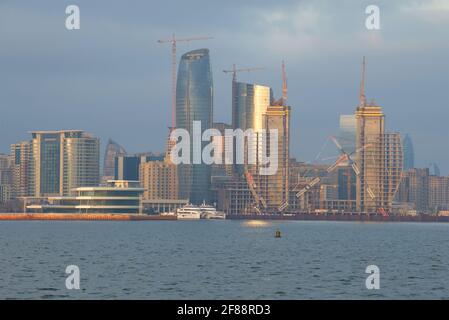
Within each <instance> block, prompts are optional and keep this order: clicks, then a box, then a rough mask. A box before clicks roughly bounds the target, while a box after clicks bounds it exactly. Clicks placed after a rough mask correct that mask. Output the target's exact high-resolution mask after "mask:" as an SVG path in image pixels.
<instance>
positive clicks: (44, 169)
mask: <svg viewBox="0 0 449 320" xmlns="http://www.w3.org/2000/svg"><path fill="white" fill-rule="evenodd" d="M31 135H32V142H31V143H32V148H33V151H32V158H33V159H32V162H33V167H34V196H35V197H47V196H56V195H61V196H65V195H71V193H72V190H73V189H75V188H77V187H89V186H98V184H99V180H100V168H99V161H100V156H99V152H100V140H99V139H98V138H95V137H93V136H91V135H90V134H87V133H85V132H83V131H81V130H61V131H33V132H31Z"/></svg>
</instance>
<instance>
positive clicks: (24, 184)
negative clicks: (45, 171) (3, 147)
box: [11, 141, 35, 199]
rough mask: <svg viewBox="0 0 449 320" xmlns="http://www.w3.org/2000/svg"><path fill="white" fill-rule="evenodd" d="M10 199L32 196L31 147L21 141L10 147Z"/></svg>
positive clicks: (29, 143) (28, 143) (32, 162)
mask: <svg viewBox="0 0 449 320" xmlns="http://www.w3.org/2000/svg"><path fill="white" fill-rule="evenodd" d="M11 178H12V188H11V197H12V198H14V199H15V198H19V197H29V196H34V179H35V178H34V161H33V145H32V143H31V142H30V141H22V142H19V143H15V144H12V145H11Z"/></svg>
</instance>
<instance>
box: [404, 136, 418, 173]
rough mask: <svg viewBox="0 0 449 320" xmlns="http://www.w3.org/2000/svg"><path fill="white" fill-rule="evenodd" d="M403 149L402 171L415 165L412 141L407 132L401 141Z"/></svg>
mask: <svg viewBox="0 0 449 320" xmlns="http://www.w3.org/2000/svg"><path fill="white" fill-rule="evenodd" d="M402 148H403V150H404V171H407V170H409V169H412V168H414V167H415V152H414V150H413V141H412V138H410V136H409V135H408V134H406V135H405V137H404V142H403V147H402Z"/></svg>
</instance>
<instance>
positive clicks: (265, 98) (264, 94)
mask: <svg viewBox="0 0 449 320" xmlns="http://www.w3.org/2000/svg"><path fill="white" fill-rule="evenodd" d="M232 100H233V101H232V127H233V128H234V129H242V130H243V131H245V130H247V129H252V130H254V133H256V134H257V133H260V132H261V131H262V129H264V115H265V113H266V112H267V109H268V107H269V106H270V104H271V102H272V100H273V93H272V90H271V88H270V87H267V86H262V85H257V84H250V83H243V82H235V83H234V84H233V97H232ZM254 139H257V138H254ZM252 145H253V146H256V145H258V144H257V141H253V143H252ZM235 146H236V143H234V148H235ZM248 146H249V143H248ZM259 151H260V150H259ZM247 152H252V153H254V152H256V150H247ZM235 155H236V150H234V157H235ZM247 157H248V156H247V154H245V158H247ZM234 163H236V161H234ZM253 167H254V168H253ZM255 167H256V166H249V167H248V169H249V170H250V171H254V172H251V173H256V168H255ZM235 170H236V172H237V174H238V175H243V173H244V166H243V165H241V164H236V165H235Z"/></svg>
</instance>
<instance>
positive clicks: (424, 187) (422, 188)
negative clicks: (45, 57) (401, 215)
mask: <svg viewBox="0 0 449 320" xmlns="http://www.w3.org/2000/svg"><path fill="white" fill-rule="evenodd" d="M429 178H430V176H429V169H428V168H425V169H418V168H413V169H410V170H408V171H405V172H404V173H403V177H402V181H401V184H400V187H399V190H398V196H397V197H396V199H397V201H398V202H402V203H412V204H413V207H414V209H415V210H417V211H419V212H427V211H428V209H429V191H430V184H429V183H430V179H429Z"/></svg>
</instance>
